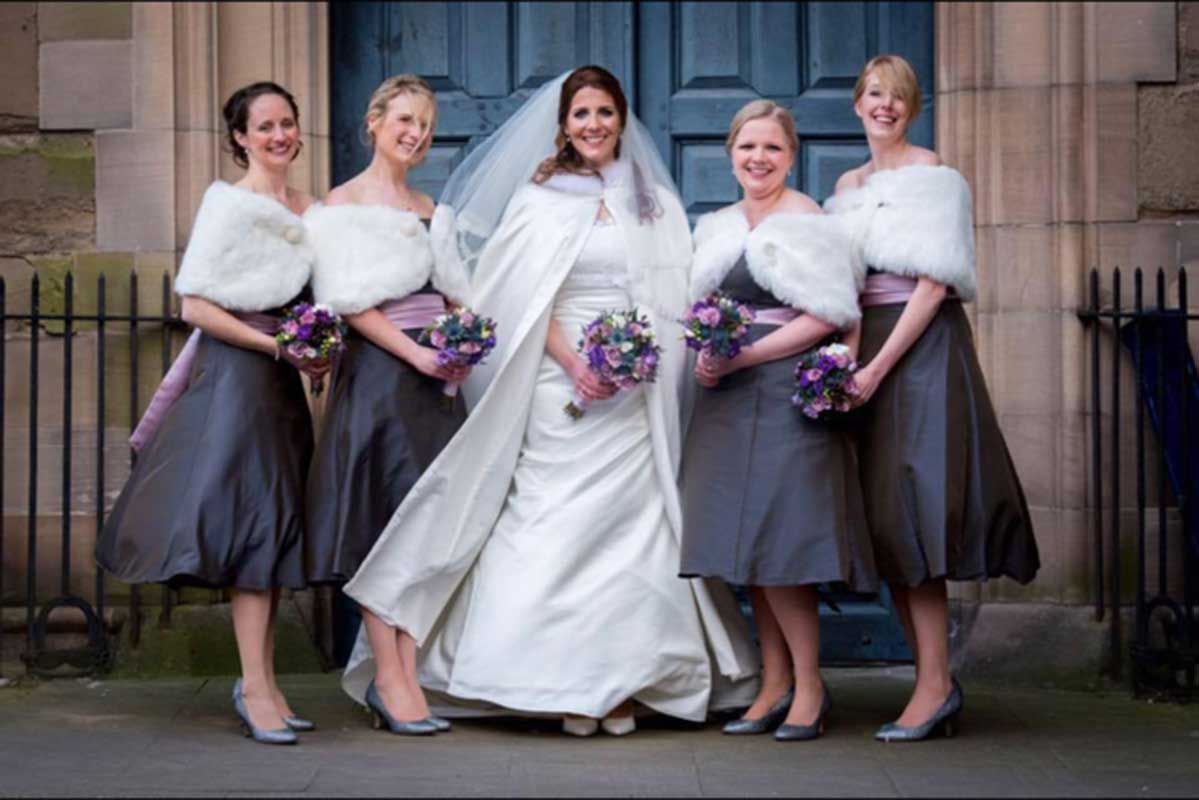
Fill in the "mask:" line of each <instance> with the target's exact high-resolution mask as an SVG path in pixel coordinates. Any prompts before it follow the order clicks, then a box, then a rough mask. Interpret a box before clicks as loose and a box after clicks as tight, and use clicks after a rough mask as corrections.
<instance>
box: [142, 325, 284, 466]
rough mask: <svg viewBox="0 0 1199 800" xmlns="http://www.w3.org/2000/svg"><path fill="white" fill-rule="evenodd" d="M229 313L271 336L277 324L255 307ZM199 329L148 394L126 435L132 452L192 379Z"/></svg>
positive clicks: (149, 436) (159, 423) (149, 435)
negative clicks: (153, 389) (135, 424)
mask: <svg viewBox="0 0 1199 800" xmlns="http://www.w3.org/2000/svg"><path fill="white" fill-rule="evenodd" d="M232 313H233V316H235V317H237V318H238V319H240V320H241V321H242V322H244V323H246V324H247V325H249V326H250V327H251V328H253V329H254V330H256V331H261V332H262V333H265V334H267V335H268V336H274V335H275V330H276V329H277V328H278V327H279V317H275V316H272V315H270V314H262V313H260V312H257V311H246V312H243V311H234V312H232ZM200 333H201V331H200V329H199V328H196V329H195V330H194V331H192V334H191V336H189V337H187V343H186V344H184V345H183V349H182V350H180V351H179V355H178V357H176V358H175V363H173V364H171V368H170V369H169V370H167V374H166V375H164V376H163V379H162V383H160V384H158V389H157V390H155V392H154V396H153V397H151V398H150V405H149V406H147V407H146V413H145V414H143V415H142V418H141V421H140V422H138V423H137V427H136V428H134V430H133V434H132V435H130V437H129V446H130V447H132V448H133V452H135V453H140V452H141V451H142V448H143V447H145V446H146V443H147V442H149V441H150V439H152V438H153V437H154V434H155V433H157V431H158V429H159V428H160V427H161V426H162V421H163V420H164V419H166V416H167V413H168V412H170V410H171V408H172V407H173V406H174V405H175V403H176V402H178V400H179V398H180V397H182V396H183V393H184V392H186V391H187V387H188V384H189V382H190V381H191V371H192V362H194V361H195V360H196V350H197V348H199V346H200Z"/></svg>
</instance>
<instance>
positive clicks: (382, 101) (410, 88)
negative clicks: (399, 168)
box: [362, 72, 437, 164]
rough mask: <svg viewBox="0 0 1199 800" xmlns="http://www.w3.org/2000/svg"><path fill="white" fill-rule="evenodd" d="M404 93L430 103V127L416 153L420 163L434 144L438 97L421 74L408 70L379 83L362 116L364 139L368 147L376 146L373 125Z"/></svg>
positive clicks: (417, 161) (417, 162) (417, 160)
mask: <svg viewBox="0 0 1199 800" xmlns="http://www.w3.org/2000/svg"><path fill="white" fill-rule="evenodd" d="M402 94H407V95H410V96H411V97H423V98H425V99H426V100H427V101H428V103H429V112H430V118H429V128H428V130H427V131H426V132H425V137H424V139H423V140H422V141H421V143H420V146H419V147H418V148H417V154H416V161H415V163H416V164H419V163H421V162H422V161H424V160H425V156H426V155H427V154H428V152H429V147H430V146H431V145H432V144H433V131H434V130H436V129H437V97H436V96H435V95H434V94H433V89H432V88H431V87H430V86H429V84H428V83H426V82H425V79H424V78H422V77H420V76H419V75H413V74H411V73H407V72H406V73H404V74H403V75H393V76H391V77H390V78H388V79H387V80H385V81H383V82H382V83H380V84H379V86H378V88H377V89H375V91H374V93H373V94H371V99H370V101H369V102H368V103H367V104H366V114H364V115H363V117H362V129H363V140H362V141H363V144H365V145H367V146H368V147H371V148H372V149H373V148H374V146H375V134H374V133H373V132H372V131H371V125H373V124H375V122H376V121H377V120H379V119H382V118H383V117H384V116H385V115H386V114H387V106H388V105H390V103H391V101H392V100H395V99H396V98H397V97H399V96H400V95H402Z"/></svg>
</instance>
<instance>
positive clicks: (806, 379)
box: [791, 344, 858, 419]
mask: <svg viewBox="0 0 1199 800" xmlns="http://www.w3.org/2000/svg"><path fill="white" fill-rule="evenodd" d="M857 368H858V365H857V362H856V361H854V360H853V357H852V356H851V355H850V353H849V348H848V347H847V346H846V345H843V344H830V345H826V346H824V347H821V348H819V349H817V350H809V351H808V352H806V353H804V354H803V355H802V356H800V358H799V363H797V364H796V365H795V387H796V388H795V394H794V395H792V397H791V403H792V404H793V405H795V406H796V407H798V408H799V410H800V411H802V412H803V413H804V416H807V417H811V418H812V419H819V418H820V417H821V416H826V413H825V412H828V411H840V412H846V411H849V409H850V406H851V405H852V398H853V397H854V395H856V394H857V391H858V387H857V386H856V385H855V384H854V382H853V372H854V370H856V369H857Z"/></svg>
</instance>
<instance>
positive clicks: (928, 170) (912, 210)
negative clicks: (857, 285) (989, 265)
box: [825, 164, 976, 300]
mask: <svg viewBox="0 0 1199 800" xmlns="http://www.w3.org/2000/svg"><path fill="white" fill-rule="evenodd" d="M825 209H826V210H827V211H829V213H831V214H834V215H836V216H838V217H840V218H842V219H843V220H844V221H845V223H846V225H847V226H848V228H849V230H850V231H851V235H852V236H853V238H854V241H855V244H857V245H858V247H859V249H860V251H861V256H862V259H863V260H864V261H865V262H866V264H868V265H869V266H871V267H874V268H875V269H878V270H883V271H884V272H891V273H894V274H896V275H906V276H908V277H912V278H919V277H927V278H932V279H933V280H935V281H937V282H938V283H943V284H946V285H947V286H952V287H953V288H954V291H956V292H957V294H958V296H959V297H960V298H961V299H962V300H973V299H974V296H975V294H976V284H975V273H974V269H975V268H974V217H973V212H972V210H971V199H970V186H969V184H967V183H966V179H965V178H963V177H962V174H961V173H960V172H958V171H957V170H955V169H953V168H952V167H946V166H935V167H934V166H927V165H922V164H917V165H913V166H910V167H901V168H899V169H890V170H883V171H881V172H875V173H874V174H873V175H871V176H870V177H868V178H867V179H866V181H865V183H864V184H863V185H862V186H861V187H859V188H857V189H850V190H848V191H845V192H842V193H841V194H838V195H835V196H834V197H831V198H829V199H828V200H827V201H825Z"/></svg>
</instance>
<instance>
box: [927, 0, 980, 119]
mask: <svg viewBox="0 0 1199 800" xmlns="http://www.w3.org/2000/svg"><path fill="white" fill-rule="evenodd" d="M934 8H935V13H936V24H935V26H934V28H935V30H936V37H937V38H936V59H935V61H936V69H937V78H936V91H937V92H938V93H942V92H957V91H962V90H968V89H976V88H978V87H980V86H988V85H990V80H991V78H990V73H991V69H992V58H991V53H992V50H991V36H990V26H991V15H990V14H989V9H987V8H986V7H985V6H984V5H983V4H981V3H937V4H936V5H935V7H934ZM983 70H986V72H987V74H986V75H984V74H982V73H983ZM937 102H938V103H940V102H941V98H940V97H938V98H937Z"/></svg>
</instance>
